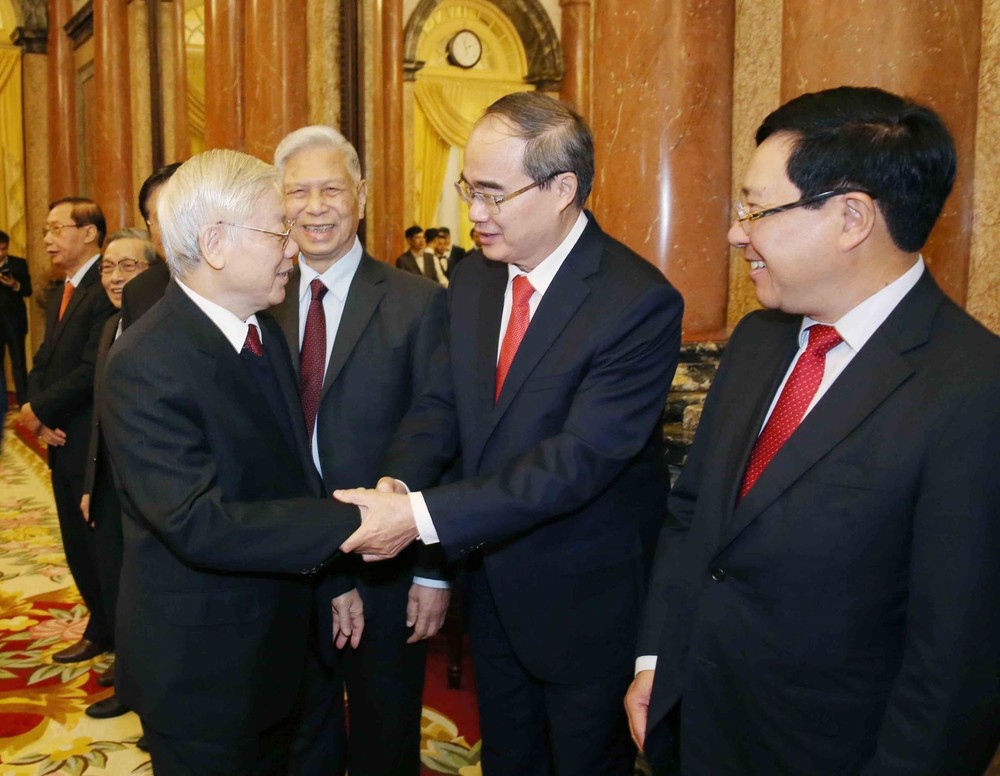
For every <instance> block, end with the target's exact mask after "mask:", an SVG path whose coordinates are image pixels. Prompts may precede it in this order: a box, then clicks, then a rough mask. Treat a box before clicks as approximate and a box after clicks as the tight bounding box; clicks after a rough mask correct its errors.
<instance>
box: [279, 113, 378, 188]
mask: <svg viewBox="0 0 1000 776" xmlns="http://www.w3.org/2000/svg"><path fill="white" fill-rule="evenodd" d="M310 148H329V149H332V150H333V151H337V152H339V153H342V154H343V155H344V161H345V162H347V172H348V173H350V175H351V178H353V179H354V182H355V183H358V182H359V181H360V180H361V161H360V160H359V159H358V152H357V151H356V150H355V148H354V146H353V145H351V143H350V141H348V139H347V138H346V137H344V136H343V135H342V134H340V133H339V132H338V131H337V130H335V129H334V128H333V127H327V126H323V125H322V124H314V125H312V126H310V127H302V129H296V130H295V131H294V132H290V133H289V134H287V135H285V137H284V138H283V139H282V141H281V142H280V143H278V147H277V148H275V149H274V165H275V167H277V168H278V169H279V170H281V172H284V171H285V165H286V164H288V160H289V159H291V158H292V157H293V156H295V154H297V153H299V152H300V151H305V150H307V149H310Z"/></svg>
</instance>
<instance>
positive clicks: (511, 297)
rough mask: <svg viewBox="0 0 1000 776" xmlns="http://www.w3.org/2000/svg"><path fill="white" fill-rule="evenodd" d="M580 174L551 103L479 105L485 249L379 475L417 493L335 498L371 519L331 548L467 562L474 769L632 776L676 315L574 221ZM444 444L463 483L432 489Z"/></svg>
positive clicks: (574, 143) (541, 98) (478, 170)
mask: <svg viewBox="0 0 1000 776" xmlns="http://www.w3.org/2000/svg"><path fill="white" fill-rule="evenodd" d="M593 163H594V157H593V142H592V139H591V135H590V130H589V129H588V128H587V126H586V125H585V124H584V123H583V121H582V120H581V119H580V117H579V116H577V115H576V114H575V113H573V112H572V111H571V110H570V109H569V108H568V107H566V106H565V105H563V104H562V103H559V102H557V101H555V100H553V99H551V98H549V97H546V96H545V95H542V94H536V93H527V92H525V93H518V94H512V95H508V96H506V97H503V98H501V99H500V100H498V101H497V102H496V103H494V104H493V105H492V106H491V107H490V108H488V109H487V112H486V115H485V116H484V117H483V118H482V119H481V120H480V121H479V122H478V123H477V124H476V125H475V127H474V129H473V131H472V134H471V136H470V138H469V142H468V145H467V147H466V149H465V167H464V170H463V173H462V179H461V192H462V196H463V198H464V199H465V201H466V202H468V203H469V206H470V207H469V216H470V218H471V219H472V220H473V222H474V223H475V224H476V229H477V231H479V233H480V235H481V236H482V242H483V247H482V255H480V254H479V253H474V254H472V255H471V256H470V257H469V258H467V259H465V260H464V261H462V262H461V264H460V265H459V267H458V269H457V271H456V273H455V277H454V278H453V282H452V284H451V287H450V288H449V298H450V309H449V313H450V329H449V334H450V337H449V341H448V347H447V348H442V349H441V351H440V358H435V365H434V367H433V368H432V372H431V376H430V377H429V379H428V388H427V389H426V390H425V391H424V392H423V393H422V394H421V396H420V397H418V399H417V401H416V402H415V404H414V406H413V409H411V411H410V412H409V413H408V415H407V417H406V418H405V419H404V421H403V423H402V425H401V427H400V431H399V433H398V435H397V438H396V440H395V441H394V443H393V446H392V448H391V449H390V456H389V459H388V463H387V473H388V474H391V475H393V477H395V478H398V480H399V481H402V483H405V484H406V485H408V486H409V487H410V488H411V489H412V491H413V493H411V494H409V495H403V494H402V493H400V491H402V490H405V489H404V488H402V487H401V485H402V483H401V482H399V481H395V482H394V481H392V480H389V479H388V478H386V479H384V480H382V481H380V483H379V485H380V487H381V488H386V487H390V486H391V487H393V488H394V489H395V490H396V491H397V492H396V493H384V492H374V491H362V490H357V491H347V492H341V491H338V492H337V495H338V497H339V498H343V499H345V500H349V501H353V502H355V503H359V504H365V505H370V506H371V507H372V508H373V509H374V511H373V512H372V513H371V514H370V517H369V518H368V519H367V520H366V521H365V522H364V523H363V524H362V527H361V529H360V530H359V531H358V533H357V534H356V535H355V536H354V537H352V538H351V539H350V540H349V541H348V542H347V544H345V545H344V547H343V549H344V550H345V551H347V550H357V551H360V552H363V553H365V554H367V556H368V557H369V558H378V557H390V556H392V555H394V554H395V553H396V552H398V551H399V550H400V549H401V548H402V547H405V546H406V545H407V544H408V543H409V542H410V541H412V540H413V539H416V538H417V537H418V536H419V537H420V539H421V540H422V542H423V543H424V544H426V545H430V544H440V546H441V548H442V549H443V551H444V553H445V555H446V556H447V557H449V558H450V559H457V558H461V557H469V558H470V561H469V562H470V566H471V567H472V571H471V574H470V580H469V588H470V590H469V598H470V610H471V611H470V634H471V637H472V648H473V662H474V664H475V669H476V690H477V693H478V696H479V710H480V720H481V725H482V731H483V750H482V753H483V768H484V771H483V772H484V773H485V774H487V776H496V775H497V774H517V776H525V775H526V774H528V775H530V774H549V773H552V772H553V769H554V770H555V772H556V773H557V774H572V776H586V775H587V774H631V773H632V766H633V761H634V759H635V757H634V756H635V749H634V747H632V746H631V744H630V742H629V741H628V730H627V724H626V720H625V713H624V709H623V708H622V706H621V696H622V694H623V693H624V691H625V688H626V687H627V686H628V683H629V681H630V679H631V674H632V670H631V650H632V649H634V646H635V636H636V629H637V626H638V620H639V613H640V607H641V602H642V599H643V596H644V593H645V588H646V572H647V570H648V567H649V564H650V562H651V555H652V544H653V541H654V539H655V535H656V532H657V530H658V528H659V525H660V523H661V522H662V519H663V513H664V508H665V500H666V495H667V490H668V479H667V473H666V471H665V465H664V461H663V437H662V427H661V415H662V412H663V407H664V402H665V400H666V396H667V392H668V390H669V388H670V381H671V379H672V376H673V373H674V369H675V367H676V363H677V354H678V348H679V345H680V325H681V313H682V307H683V304H682V302H681V298H680V295H679V294H678V293H677V291H675V290H674V288H673V287H672V286H671V285H670V284H669V283H668V282H667V281H666V280H665V279H664V278H663V276H662V275H661V274H660V272H659V271H658V270H657V269H656V268H655V267H654V266H652V265H651V264H649V263H648V262H646V261H644V260H643V259H642V258H641V257H639V256H637V255H636V254H635V253H633V252H632V251H630V250H629V249H628V248H626V247H625V246H624V245H622V244H621V243H619V242H617V241H616V240H614V239H612V238H611V237H609V236H608V235H606V234H604V232H602V231H601V229H600V227H599V226H598V225H597V223H596V222H595V221H594V219H593V217H592V216H590V215H589V214H588V213H585V212H584V210H583V205H584V202H585V201H586V198H587V196H588V194H589V193H590V187H591V183H592V181H593V174H594V167H593ZM528 169H531V170H532V173H531V174H529V173H528V172H527V170H528ZM522 337H523V339H522ZM458 453H461V460H462V473H463V475H464V477H465V479H463V480H461V481H458V482H454V483H450V484H445V485H441V486H437V487H433V485H434V483H435V482H436V481H437V478H438V477H439V476H440V472H441V469H442V467H443V466H445V465H447V464H448V463H449V462H450V461H451V460H452V459H453V458H454V456H455V455H456V454H458Z"/></svg>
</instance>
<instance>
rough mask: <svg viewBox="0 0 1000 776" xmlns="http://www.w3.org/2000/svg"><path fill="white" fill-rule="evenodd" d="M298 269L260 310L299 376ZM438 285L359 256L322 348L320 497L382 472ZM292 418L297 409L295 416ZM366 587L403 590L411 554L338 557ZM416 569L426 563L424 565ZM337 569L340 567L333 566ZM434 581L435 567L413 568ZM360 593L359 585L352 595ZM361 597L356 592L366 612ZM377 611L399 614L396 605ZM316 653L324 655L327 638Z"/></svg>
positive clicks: (439, 315) (441, 307)
mask: <svg viewBox="0 0 1000 776" xmlns="http://www.w3.org/2000/svg"><path fill="white" fill-rule="evenodd" d="M299 278H300V273H299V270H298V267H296V268H295V270H293V272H292V275H291V277H290V278H289V280H288V286H287V292H286V293H285V299H284V301H283V302H282V303H281V304H280V305H278V306H277V307H273V308H271V310H270V313H271V315H273V316H274V317H275V319H277V321H278V322H279V323H280V325H281V328H282V330H283V331H284V334H285V338H286V341H287V343H288V348H289V350H290V352H291V353H292V362H293V365H294V368H295V373H296V375H298V372H299V368H300V367H299V304H298V290H299ZM446 317H447V310H446V306H445V294H444V289H442V288H441V287H440V286H438V285H437V284H435V283H430V282H428V281H427V280H425V279H422V278H416V277H413V276H412V275H409V274H407V273H404V272H400V271H399V270H396V269H393V268H392V267H390V266H388V265H386V264H384V263H382V262H380V261H376V260H375V259H373V258H372V257H371V256H369V255H368V254H365V255H364V256H363V257H362V259H361V263H360V264H359V266H358V269H357V272H356V273H355V275H354V279H353V281H352V282H351V287H350V291H349V292H348V295H347V302H346V304H345V306H344V315H343V318H342V319H341V321H340V327H339V329H338V331H337V338H336V340H335V341H334V344H333V351H332V352H331V354H330V364H329V366H328V368H327V371H326V379H325V381H324V383H323V389H322V393H321V394H320V405H319V414H318V418H317V424H318V426H317V429H318V434H319V437H318V444H319V456H320V463H321V464H322V467H323V471H322V472H321V475H322V478H323V487H324V492H325V493H332V492H333V491H334V490H336V489H337V488H347V487H357V486H362V485H363V486H365V487H374V485H375V483H376V482H377V481H378V478H379V477H380V476H382V475H383V474H384V473H385V472H384V470H383V466H384V462H385V461H384V459H385V453H386V449H387V447H388V445H389V441H390V440H391V438H392V435H393V434H394V433H395V431H396V428H397V427H398V425H399V422H400V420H402V418H403V415H404V414H405V413H406V411H407V410H408V409H409V407H410V405H411V403H412V402H413V399H414V396H415V395H416V394H417V393H418V392H419V390H420V387H421V386H422V385H423V383H424V380H425V378H426V375H427V371H428V368H429V367H430V362H431V356H432V354H433V353H434V351H435V350H436V349H437V347H438V345H439V344H440V343H441V341H442V340H443V338H444V331H445V319H446ZM299 417H300V418H301V412H300V414H299ZM345 562H346V563H348V564H349V565H350V568H351V571H352V573H355V574H361V575H362V578H363V579H365V580H366V581H367V582H368V583H369V584H400V585H405V586H406V588H407V589H409V585H410V582H411V581H412V579H413V564H414V553H413V551H412V550H411V551H409V552H407V553H404V554H403V556H401V557H399V558H397V559H394V560H392V561H385V562H383V563H370V564H362V563H361V562H360V559H359V558H353V557H352V558H345V559H343V560H342V561H340V562H338V564H337V565H338V567H342V566H343V565H344V564H345ZM424 565H426V564H424ZM341 570H342V569H341ZM420 573H421V574H422V575H423V576H431V577H434V578H440V577H441V575H442V572H441V569H440V568H422V570H421V572H420ZM330 592H331V591H330V589H329V588H327V587H324V588H322V589H321V591H320V595H321V597H322V598H321V600H320V601H319V605H318V608H317V612H318V614H319V623H318V624H319V633H320V634H328V633H331V629H332V626H333V623H332V622H331V613H330V595H329V594H330ZM362 592H364V591H362ZM369 606H370V601H369V600H368V599H367V598H366V600H365V610H366V613H368V614H375V612H369ZM386 616H399V617H402V616H403V612H402V611H397V612H393V613H387V615H386ZM321 650H322V652H323V654H324V655H325V656H326V657H327V658H328V659H332V658H333V647H332V645H331V644H330V641H329V639H326V638H322V639H321Z"/></svg>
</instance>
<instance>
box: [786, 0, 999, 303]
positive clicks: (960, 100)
mask: <svg viewBox="0 0 1000 776" xmlns="http://www.w3.org/2000/svg"><path fill="white" fill-rule="evenodd" d="M872 10H873V9H872V7H871V6H870V4H868V3H866V2H865V0H845V1H844V2H840V3H824V4H822V5H817V4H816V3H815V2H810V0H785V4H784V34H783V39H782V60H783V61H782V69H781V77H782V89H781V92H782V94H781V96H782V101H785V100H788V99H791V98H792V97H795V96H796V95H799V94H802V93H804V92H813V91H817V90H819V89H826V88H829V87H833V86H840V85H842V84H859V85H860V84H864V85H872V86H879V87H882V88H884V89H888V90H889V91H892V92H897V93H899V94H905V95H907V96H910V97H913V98H915V99H917V100H920V101H922V102H925V103H927V104H929V105H931V106H932V107H933V108H934V109H935V110H937V111H938V112H939V113H940V114H941V115H942V117H943V118H944V120H945V122H946V123H947V124H948V127H949V129H950V130H951V132H952V134H953V135H954V137H955V144H956V146H957V147H958V177H957V180H956V182H955V188H954V190H953V192H952V195H951V197H949V199H948V202H947V203H946V204H945V208H944V212H943V213H942V214H941V217H940V218H939V220H938V223H937V226H936V227H935V228H934V232H933V233H932V234H931V238H930V241H929V242H928V244H927V246H926V248H925V249H924V257H925V258H926V259H927V262H928V265H929V266H930V267H931V269H932V271H933V272H934V277H935V278H936V279H937V281H938V283H940V284H941V287H942V288H943V289H944V290H945V292H946V293H947V294H948V295H949V296H951V297H952V298H953V299H954V300H955V301H956V302H958V303H959V304H964V302H965V299H966V292H967V289H968V273H969V248H970V239H971V231H972V212H973V211H972V193H973V187H972V184H973V161H974V152H975V131H976V113H977V104H976V103H977V95H978V91H979V84H978V78H979V65H980V61H979V52H980V45H981V30H980V23H981V20H982V2H981V0H966V2H962V3H954V2H946V0H896V1H895V2H892V3H881V4H879V7H878V12H877V13H872ZM876 42H877V43H876Z"/></svg>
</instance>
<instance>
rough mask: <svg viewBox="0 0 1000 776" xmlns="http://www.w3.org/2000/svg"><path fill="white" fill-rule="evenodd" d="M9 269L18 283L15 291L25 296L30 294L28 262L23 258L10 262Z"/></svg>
mask: <svg viewBox="0 0 1000 776" xmlns="http://www.w3.org/2000/svg"><path fill="white" fill-rule="evenodd" d="M10 271H11V274H12V275H13V276H14V279H15V280H16V281H17V282H18V284H19V285H20V288H19V289H18V290H17V293H18V294H20V295H21V296H23V297H25V298H27V297H29V296H31V273H30V272H28V262H26V261H25V260H24V259H21V260H20V261H16V262H15V261H11V262H10Z"/></svg>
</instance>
